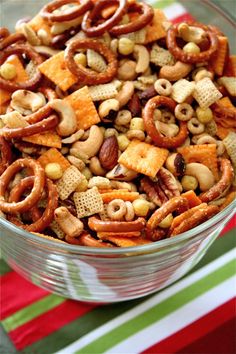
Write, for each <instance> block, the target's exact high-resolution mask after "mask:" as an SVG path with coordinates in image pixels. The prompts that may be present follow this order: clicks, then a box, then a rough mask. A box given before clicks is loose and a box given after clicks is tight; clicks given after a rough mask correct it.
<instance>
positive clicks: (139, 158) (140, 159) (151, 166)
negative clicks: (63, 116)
mask: <svg viewBox="0 0 236 354" xmlns="http://www.w3.org/2000/svg"><path fill="white" fill-rule="evenodd" d="M167 156H168V150H166V149H161V148H159V147H156V146H153V145H150V144H147V143H143V142H140V141H139V140H133V141H132V142H131V143H130V144H129V146H128V147H127V149H126V150H125V151H124V152H123V153H122V154H121V155H120V157H119V160H118V162H119V163H121V164H122V165H124V166H125V167H127V168H129V169H131V170H134V171H136V172H139V173H143V174H144V175H146V176H149V177H155V176H156V174H157V172H158V171H159V169H160V168H161V167H162V165H163V164H164V162H165V160H166V159H167Z"/></svg>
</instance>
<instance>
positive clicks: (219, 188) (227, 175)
mask: <svg viewBox="0 0 236 354" xmlns="http://www.w3.org/2000/svg"><path fill="white" fill-rule="evenodd" d="M219 163H220V170H221V172H222V176H221V178H220V180H219V182H218V183H216V184H215V185H214V186H213V187H212V188H210V189H209V191H207V192H205V193H203V194H202V195H200V199H201V201H202V202H206V203H208V202H210V201H211V200H214V199H216V198H218V197H220V196H221V194H222V193H223V192H224V191H225V190H226V188H228V187H230V185H231V183H232V181H233V179H234V171H233V167H232V165H231V163H230V161H229V160H228V159H219Z"/></svg>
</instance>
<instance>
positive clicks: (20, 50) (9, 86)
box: [0, 44, 43, 92]
mask: <svg viewBox="0 0 236 354" xmlns="http://www.w3.org/2000/svg"><path fill="white" fill-rule="evenodd" d="M13 54H16V55H25V56H26V57H27V58H28V59H31V60H32V61H33V63H34V64H35V65H39V64H41V63H42V61H43V59H42V57H41V55H39V54H38V53H37V52H36V51H35V50H34V49H33V48H32V47H30V46H29V45H27V44H16V45H14V46H13V47H8V48H6V49H4V50H3V51H2V52H1V53H0V65H2V64H3V63H4V62H5V60H6V59H7V58H8V57H9V56H11V55H13ZM41 78H42V74H41V73H40V71H39V70H38V69H36V71H35V74H34V76H33V77H31V78H30V79H28V80H26V81H24V82H19V83H16V82H11V81H9V80H5V79H3V78H2V77H1V76H0V88H2V89H4V90H8V91H11V92H13V91H16V90H21V89H22V90H27V89H29V90H30V89H32V90H33V89H34V88H36V87H37V85H38V84H39V82H40V80H41Z"/></svg>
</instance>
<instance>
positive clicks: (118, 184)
mask: <svg viewBox="0 0 236 354" xmlns="http://www.w3.org/2000/svg"><path fill="white" fill-rule="evenodd" d="M111 187H112V188H114V189H128V191H130V192H137V187H136V185H135V184H134V183H131V182H130V183H128V182H120V181H111Z"/></svg>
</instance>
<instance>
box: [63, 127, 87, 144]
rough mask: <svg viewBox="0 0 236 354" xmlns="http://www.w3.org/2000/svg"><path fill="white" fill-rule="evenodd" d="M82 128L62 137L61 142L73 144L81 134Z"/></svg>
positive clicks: (82, 132)
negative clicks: (66, 136)
mask: <svg viewBox="0 0 236 354" xmlns="http://www.w3.org/2000/svg"><path fill="white" fill-rule="evenodd" d="M83 134H84V130H83V129H80V130H78V131H77V132H75V133H74V134H72V135H71V136H68V138H65V139H63V140H62V141H61V142H62V144H73V143H75V142H76V141H78V140H80V138H81V137H82V136H83Z"/></svg>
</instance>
